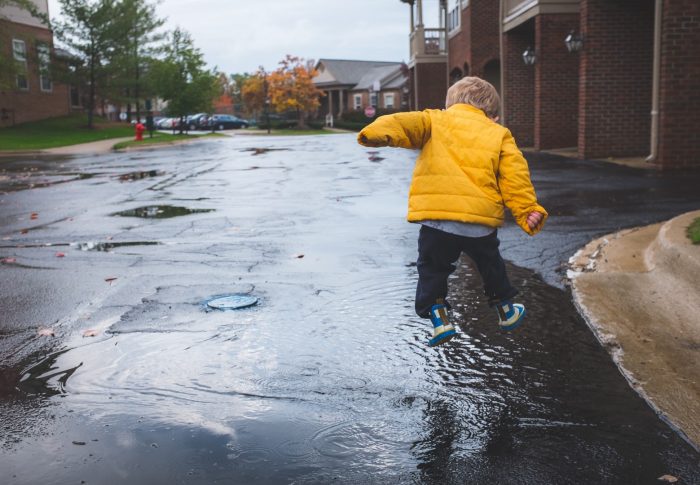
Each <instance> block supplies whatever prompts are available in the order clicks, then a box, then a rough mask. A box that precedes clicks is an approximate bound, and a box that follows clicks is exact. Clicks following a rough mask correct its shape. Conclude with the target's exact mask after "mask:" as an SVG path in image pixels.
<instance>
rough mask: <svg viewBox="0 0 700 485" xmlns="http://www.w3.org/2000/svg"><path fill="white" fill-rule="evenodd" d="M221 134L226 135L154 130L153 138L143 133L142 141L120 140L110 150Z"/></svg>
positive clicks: (164, 143) (165, 143) (163, 143)
mask: <svg viewBox="0 0 700 485" xmlns="http://www.w3.org/2000/svg"><path fill="white" fill-rule="evenodd" d="M221 136H226V135H221V134H219V133H209V134H206V135H184V134H183V135H179V134H175V135H171V134H169V133H160V132H156V133H153V138H150V137H149V136H148V135H145V136H144V138H143V141H136V140H129V141H122V142H119V143H117V144H115V145H114V146H113V147H112V150H124V149H125V148H132V147H146V146H153V145H167V144H169V143H173V142H178V141H182V140H193V139H196V138H212V137H216V138H218V137H221Z"/></svg>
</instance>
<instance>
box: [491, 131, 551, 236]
mask: <svg viewBox="0 0 700 485" xmlns="http://www.w3.org/2000/svg"><path fill="white" fill-rule="evenodd" d="M498 187H499V189H500V190H501V195H502V196H503V201H504V202H505V203H506V206H507V207H508V208H509V209H510V211H511V212H512V213H513V217H514V218H515V222H517V223H518V225H519V226H520V227H521V228H522V229H523V231H525V232H527V233H528V234H529V235H531V236H534V235H535V234H537V233H538V232H540V230H541V229H542V227H543V226H544V222H545V221H546V220H547V211H546V210H545V209H544V207H542V206H541V205H539V204H538V203H537V196H536V195H535V188H534V187H533V186H532V181H531V180H530V169H529V168H528V166H527V160H525V157H523V154H522V153H521V152H520V150H519V149H518V146H517V145H516V144H515V140H514V139H513V135H511V133H510V131H506V134H505V136H504V137H503V143H502V145H501V159H500V163H499V167H498Z"/></svg>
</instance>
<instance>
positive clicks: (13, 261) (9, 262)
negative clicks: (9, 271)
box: [0, 258, 17, 264]
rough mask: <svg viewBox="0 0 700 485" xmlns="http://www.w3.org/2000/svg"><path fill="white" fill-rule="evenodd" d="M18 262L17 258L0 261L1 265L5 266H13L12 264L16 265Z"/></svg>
mask: <svg viewBox="0 0 700 485" xmlns="http://www.w3.org/2000/svg"><path fill="white" fill-rule="evenodd" d="M16 262H17V260H16V259H15V258H2V259H0V263H3V264H12V263H16Z"/></svg>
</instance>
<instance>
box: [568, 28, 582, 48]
mask: <svg viewBox="0 0 700 485" xmlns="http://www.w3.org/2000/svg"><path fill="white" fill-rule="evenodd" d="M564 43H565V44H566V48H567V49H568V50H569V52H578V51H580V50H581V49H583V35H581V34H577V33H576V32H574V31H573V30H572V31H571V32H569V35H567V36H566V38H565V39H564Z"/></svg>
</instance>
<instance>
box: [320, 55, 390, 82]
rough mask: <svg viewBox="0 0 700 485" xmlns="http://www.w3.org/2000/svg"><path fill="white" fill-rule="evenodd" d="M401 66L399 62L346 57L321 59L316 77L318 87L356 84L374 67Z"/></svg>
mask: <svg viewBox="0 0 700 485" xmlns="http://www.w3.org/2000/svg"><path fill="white" fill-rule="evenodd" d="M384 66H400V64H399V63H397V62H379V61H352V60H345V59H319V60H318V63H316V69H318V70H319V71H321V72H319V74H318V75H317V76H316V77H315V78H314V84H316V86H318V87H331V86H355V85H356V84H358V83H359V82H360V80H361V79H362V78H363V77H364V76H365V74H367V72H368V71H370V70H371V69H373V68H377V67H384Z"/></svg>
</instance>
